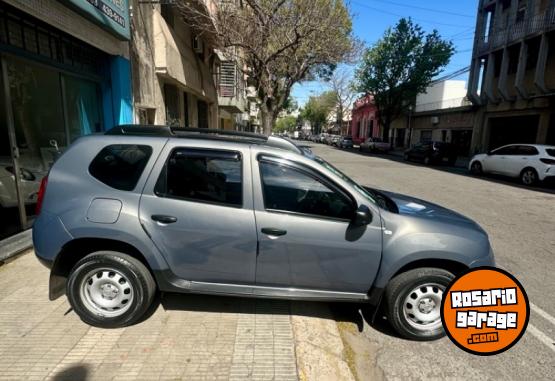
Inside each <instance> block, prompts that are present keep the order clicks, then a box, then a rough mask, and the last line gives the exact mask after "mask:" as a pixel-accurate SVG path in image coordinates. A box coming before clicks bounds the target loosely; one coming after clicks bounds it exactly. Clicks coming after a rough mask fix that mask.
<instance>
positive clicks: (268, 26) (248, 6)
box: [176, 0, 356, 134]
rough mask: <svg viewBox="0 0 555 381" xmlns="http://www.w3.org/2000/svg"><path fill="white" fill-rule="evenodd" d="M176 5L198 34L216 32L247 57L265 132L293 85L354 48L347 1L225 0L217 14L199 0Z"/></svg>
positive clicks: (228, 50)
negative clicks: (203, 8)
mask: <svg viewBox="0 0 555 381" xmlns="http://www.w3.org/2000/svg"><path fill="white" fill-rule="evenodd" d="M200 3H203V2H200ZM176 4H177V5H178V7H180V9H181V10H182V12H183V13H184V15H185V17H186V19H187V22H188V23H190V24H191V25H192V28H193V30H194V31H195V33H197V34H200V33H204V32H205V33H206V34H214V33H215V34H216V35H217V39H216V40H217V43H218V44H219V45H220V46H221V47H222V48H223V52H224V54H233V52H235V54H236V55H237V56H240V57H241V58H242V59H243V60H244V62H245V66H244V67H245V71H246V74H247V75H248V76H249V80H250V81H251V83H253V84H254V86H255V88H256V91H257V94H258V97H259V99H260V100H261V105H260V111H261V114H262V126H263V130H264V133H266V134H269V133H270V131H271V129H272V125H273V124H274V123H275V121H276V118H277V117H278V115H279V113H280V111H281V110H283V108H284V106H285V105H286V102H287V99H288V98H289V95H290V93H291V89H292V87H293V85H294V84H296V83H298V82H300V81H303V80H307V79H314V78H319V77H322V76H326V75H329V74H330V72H331V71H332V70H333V69H335V67H336V65H337V64H338V63H340V62H343V61H345V60H349V58H350V56H351V54H352V53H353V51H355V46H356V40H355V38H354V37H353V32H352V18H351V15H350V13H349V10H348V9H347V7H346V5H345V3H344V1H343V0H241V1H225V2H224V1H222V2H220V3H219V6H218V9H217V10H216V11H215V12H212V13H211V12H206V10H204V11H202V10H199V9H201V8H202V7H200V6H199V0H180V1H179V2H177V3H176ZM214 30H215V32H214Z"/></svg>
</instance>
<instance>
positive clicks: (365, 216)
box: [353, 205, 372, 226]
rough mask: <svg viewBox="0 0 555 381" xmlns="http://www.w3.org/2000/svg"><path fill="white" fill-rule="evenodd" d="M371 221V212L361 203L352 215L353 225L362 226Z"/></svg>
mask: <svg viewBox="0 0 555 381" xmlns="http://www.w3.org/2000/svg"><path fill="white" fill-rule="evenodd" d="M371 222H372V212H371V211H370V209H369V208H368V207H367V206H366V205H361V206H359V207H358V209H357V210H356V212H355V215H354V217H353V225H355V226H364V225H368V224H370V223H371Z"/></svg>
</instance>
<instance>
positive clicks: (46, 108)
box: [7, 58, 67, 177]
mask: <svg viewBox="0 0 555 381" xmlns="http://www.w3.org/2000/svg"><path fill="white" fill-rule="evenodd" d="M7 62H8V77H9V81H10V93H11V98H12V109H13V113H14V124H15V132H16V139H17V147H18V149H19V153H20V155H21V156H20V159H19V163H20V165H21V167H23V168H26V169H28V170H30V171H33V172H37V173H38V174H39V175H41V177H42V175H44V174H45V173H46V172H47V171H48V169H49V167H50V165H51V164H52V162H53V160H54V158H55V155H56V149H55V147H54V146H55V145H57V146H58V148H59V149H60V150H61V149H63V148H64V147H65V146H66V145H67V136H66V132H65V128H64V118H63V115H64V114H63V109H62V90H61V84H60V76H59V73H58V72H56V71H54V70H50V69H48V68H46V67H43V66H39V65H33V64H29V63H27V62H25V61H20V60H15V59H11V58H10V59H8V60H7Z"/></svg>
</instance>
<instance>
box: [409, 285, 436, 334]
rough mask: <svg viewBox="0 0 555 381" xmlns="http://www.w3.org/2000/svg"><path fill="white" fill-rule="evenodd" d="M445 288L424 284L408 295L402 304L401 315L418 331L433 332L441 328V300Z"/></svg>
mask: <svg viewBox="0 0 555 381" xmlns="http://www.w3.org/2000/svg"><path fill="white" fill-rule="evenodd" d="M444 290H445V286H442V285H440V284H437V283H426V284H423V285H421V286H418V287H416V288H415V289H413V290H412V291H411V292H409V293H408V295H407V297H406V298H405V300H404V302H403V315H404V316H405V319H406V321H407V322H408V323H409V324H410V326H411V327H413V328H415V329H417V330H418V331H434V330H436V329H438V328H440V327H441V299H442V298H443V291H444Z"/></svg>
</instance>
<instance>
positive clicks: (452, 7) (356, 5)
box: [293, 0, 478, 107]
mask: <svg viewBox="0 0 555 381" xmlns="http://www.w3.org/2000/svg"><path fill="white" fill-rule="evenodd" d="M348 1H349V2H350V4H351V9H352V12H353V13H354V20H353V22H354V33H355V35H356V36H357V37H358V38H360V39H361V40H363V41H364V42H365V43H366V45H367V46H371V45H372V43H373V42H375V41H377V40H378V39H380V37H381V36H382V35H383V33H384V31H385V30H386V29H387V28H388V27H390V26H394V25H395V24H396V23H397V21H398V20H399V19H400V18H402V17H412V19H413V21H415V22H416V23H417V24H419V25H420V26H421V27H422V28H423V29H424V31H426V32H431V31H432V30H434V29H437V30H438V31H439V33H440V34H441V36H442V37H443V38H445V39H450V40H451V41H453V43H454V45H455V49H456V51H455V54H454V55H453V57H452V58H451V62H450V64H449V65H448V66H447V67H446V68H445V70H444V71H443V73H442V74H440V76H442V75H445V74H449V73H452V72H455V71H457V70H459V69H462V68H464V67H467V66H469V65H470V60H471V57H472V43H473V38H474V28H475V25H476V13H477V9H478V0H457V1H453V0H450V1H446V0H348ZM456 79H464V80H468V73H466V74H464V75H462V76H460V77H458V78H456ZM325 90H327V87H326V84H323V83H319V82H304V83H301V84H298V85H296V86H295V87H294V89H293V97H294V98H295V99H296V100H297V102H298V103H299V106H301V107H302V106H303V105H304V104H305V103H306V101H307V100H308V98H309V97H310V96H311V95H317V94H319V93H321V92H323V91H325Z"/></svg>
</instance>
